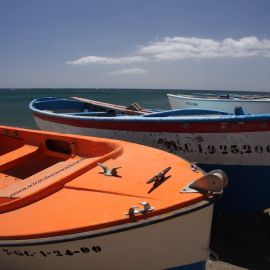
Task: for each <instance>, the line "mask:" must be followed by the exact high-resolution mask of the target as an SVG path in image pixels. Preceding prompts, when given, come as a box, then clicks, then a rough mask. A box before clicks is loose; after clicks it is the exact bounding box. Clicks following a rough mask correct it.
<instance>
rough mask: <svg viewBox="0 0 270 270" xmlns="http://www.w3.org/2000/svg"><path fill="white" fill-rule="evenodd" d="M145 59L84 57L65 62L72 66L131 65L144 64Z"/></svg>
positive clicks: (137, 57) (132, 57)
mask: <svg viewBox="0 0 270 270" xmlns="http://www.w3.org/2000/svg"><path fill="white" fill-rule="evenodd" d="M145 60H146V59H145V57H143V56H127V57H118V58H113V57H99V56H93V55H91V56H86V57H82V58H80V59H77V60H74V61H67V62H66V64H73V65H87V64H95V63H99V64H131V63H138V62H144V61H145Z"/></svg>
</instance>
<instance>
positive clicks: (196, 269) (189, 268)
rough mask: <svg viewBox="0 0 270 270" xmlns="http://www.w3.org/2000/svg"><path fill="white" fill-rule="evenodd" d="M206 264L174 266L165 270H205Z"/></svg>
mask: <svg viewBox="0 0 270 270" xmlns="http://www.w3.org/2000/svg"><path fill="white" fill-rule="evenodd" d="M205 266H206V262H205V261H203V262H198V263H192V264H188V265H181V266H175V267H171V268H166V270H175V269H178V270H205Z"/></svg>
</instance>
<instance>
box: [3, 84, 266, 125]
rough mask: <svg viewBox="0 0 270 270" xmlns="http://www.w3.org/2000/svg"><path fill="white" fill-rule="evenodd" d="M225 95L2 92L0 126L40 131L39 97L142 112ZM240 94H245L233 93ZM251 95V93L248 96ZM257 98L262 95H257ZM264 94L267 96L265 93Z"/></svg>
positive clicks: (136, 91) (159, 91)
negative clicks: (34, 103)
mask: <svg viewBox="0 0 270 270" xmlns="http://www.w3.org/2000/svg"><path fill="white" fill-rule="evenodd" d="M194 92H196V93H200V92H203V93H208V92H210V93H223V94H224V92H226V91H208V90H200V91H198V90H183V89H182V90H171V89H108V88H107V89H96V88H95V89H85V88H83V89H79V88H78V89H75V88H72V89H71V88H68V89H65V88H61V89H59V88H56V89H54V88H48V89H45V88H42V89H34V88H31V89H21V88H19V89H17V88H16V89H0V102H1V103H0V125H7V126H17V127H24V128H34V129H37V126H36V125H35V122H34V120H33V117H32V115H31V112H30V110H29V107H28V106H29V103H30V102H31V100H33V99H35V98H40V97H61V98H69V97H72V96H77V97H83V98H89V99H94V100H98V101H104V102H110V103H115V104H119V105H125V106H128V105H130V104H131V103H134V102H137V103H138V104H139V105H140V106H141V107H143V108H153V109H170V106H169V101H168V98H167V96H166V94H168V93H173V94H178V93H179V94H180V93H181V94H191V93H194ZM232 93H237V94H241V93H243V92H237V91H233V92H232ZM245 93H250V92H245ZM256 94H259V93H258V92H256ZM263 94H264V93H263Z"/></svg>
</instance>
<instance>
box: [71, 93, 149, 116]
mask: <svg viewBox="0 0 270 270" xmlns="http://www.w3.org/2000/svg"><path fill="white" fill-rule="evenodd" d="M71 98H73V99H76V100H79V101H82V102H85V103H88V104H91V105H96V106H99V107H102V108H105V109H112V110H116V111H120V112H124V113H126V114H129V115H143V114H146V113H151V111H149V110H145V109H142V108H140V107H139V105H138V104H136V103H134V104H131V105H130V106H128V107H125V106H122V105H116V104H112V103H107V102H102V101H97V100H92V99H87V98H81V97H71Z"/></svg>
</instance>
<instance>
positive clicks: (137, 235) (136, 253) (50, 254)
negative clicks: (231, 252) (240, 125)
mask: <svg viewBox="0 0 270 270" xmlns="http://www.w3.org/2000/svg"><path fill="white" fill-rule="evenodd" d="M212 211H213V204H212V203H209V202H205V201H204V202H201V203H198V204H197V205H195V206H192V207H189V208H188V207H187V208H185V209H182V210H181V211H179V210H178V212H176V211H175V212H170V213H168V214H164V215H162V216H157V217H155V218H149V219H147V220H143V221H139V222H135V223H129V224H126V225H124V226H115V227H111V228H109V229H106V230H100V231H96V232H92V233H87V232H86V233H81V234H74V235H67V236H63V237H51V238H47V239H46V238H43V239H35V240H17V241H16V240H14V241H3V240H0V260H1V267H2V268H3V269H28V270H29V269H30V270H31V269H41V270H42V269H50V268H51V269H67V270H68V269H90V268H91V269H165V268H166V269H186V270H191V269H196V270H202V269H205V262H206V259H207V256H208V245H209V238H210V228H211V220H212ZM183 245H184V248H183Z"/></svg>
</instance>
